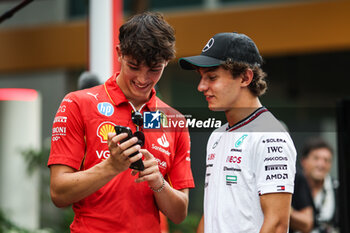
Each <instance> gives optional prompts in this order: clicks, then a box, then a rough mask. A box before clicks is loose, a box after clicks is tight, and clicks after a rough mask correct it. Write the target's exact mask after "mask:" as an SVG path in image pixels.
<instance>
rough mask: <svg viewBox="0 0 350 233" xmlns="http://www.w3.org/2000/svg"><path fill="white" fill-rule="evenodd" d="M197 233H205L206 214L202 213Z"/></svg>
mask: <svg viewBox="0 0 350 233" xmlns="http://www.w3.org/2000/svg"><path fill="white" fill-rule="evenodd" d="M196 233H204V214H203V215H202V218H201V220H200V221H199V224H198V227H197V232H196Z"/></svg>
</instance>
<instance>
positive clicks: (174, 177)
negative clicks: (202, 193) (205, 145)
mask: <svg viewBox="0 0 350 233" xmlns="http://www.w3.org/2000/svg"><path fill="white" fill-rule="evenodd" d="M173 133H175V137H176V138H175V140H174V142H175V151H176V152H175V158H174V162H173V165H172V167H171V169H170V171H169V173H168V181H169V183H170V185H171V186H172V187H173V188H174V189H184V188H194V181H193V176H192V170H191V157H190V150H191V148H190V147H191V146H190V135H189V133H188V129H187V128H186V127H184V128H180V127H178V128H177V129H176V130H175V132H173Z"/></svg>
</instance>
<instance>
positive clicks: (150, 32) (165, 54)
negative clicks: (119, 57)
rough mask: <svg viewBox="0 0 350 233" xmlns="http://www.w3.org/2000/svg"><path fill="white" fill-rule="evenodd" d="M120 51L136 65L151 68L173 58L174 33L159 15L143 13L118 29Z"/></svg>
mask: <svg viewBox="0 0 350 233" xmlns="http://www.w3.org/2000/svg"><path fill="white" fill-rule="evenodd" d="M119 41H120V49H121V52H122V54H123V55H130V56H131V57H133V58H134V59H135V60H136V61H137V63H138V64H142V63H145V64H146V65H147V66H149V67H153V66H155V65H156V64H158V63H160V62H162V61H170V60H171V59H174V58H175V31H174V29H173V28H172V27H171V26H170V25H169V24H168V23H167V22H166V21H165V19H164V17H163V16H162V15H161V14H160V13H154V12H145V13H142V14H138V15H135V16H133V17H132V18H130V19H129V20H128V21H127V22H126V23H124V24H123V25H122V26H121V27H120V29H119Z"/></svg>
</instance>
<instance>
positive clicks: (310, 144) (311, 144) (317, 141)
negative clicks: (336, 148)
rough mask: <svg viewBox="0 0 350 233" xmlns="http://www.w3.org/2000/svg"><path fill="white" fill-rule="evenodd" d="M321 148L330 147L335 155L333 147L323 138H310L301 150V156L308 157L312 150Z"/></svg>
mask: <svg viewBox="0 0 350 233" xmlns="http://www.w3.org/2000/svg"><path fill="white" fill-rule="evenodd" d="M321 148H325V149H328V150H329V151H330V152H331V154H332V156H333V149H332V147H331V146H330V145H329V144H328V143H327V142H326V141H325V140H323V139H322V138H310V139H308V140H307V141H306V143H305V145H304V147H303V149H302V151H301V158H303V159H304V158H307V157H308V156H309V154H310V152H311V151H313V150H317V149H321Z"/></svg>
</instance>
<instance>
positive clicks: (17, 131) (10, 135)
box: [0, 89, 41, 229]
mask: <svg viewBox="0 0 350 233" xmlns="http://www.w3.org/2000/svg"><path fill="white" fill-rule="evenodd" d="M0 91H1V89H0ZM0 140H1V144H0V208H1V209H2V210H3V211H4V213H5V215H6V216H7V217H8V218H9V219H10V220H11V221H13V222H14V223H15V224H17V225H18V226H22V227H25V228H28V229H35V228H38V227H39V217H40V213H39V212H40V187H39V186H40V185H39V184H40V177H39V174H38V173H33V174H32V175H31V176H29V175H28V173H27V165H26V162H25V160H24V157H23V156H22V154H21V151H22V150H25V149H29V148H33V149H39V148H40V144H41V99H40V97H39V98H37V99H36V100H35V101H0Z"/></svg>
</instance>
